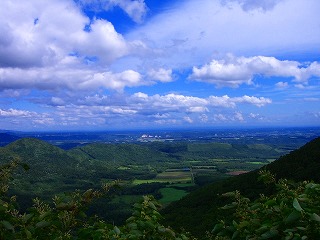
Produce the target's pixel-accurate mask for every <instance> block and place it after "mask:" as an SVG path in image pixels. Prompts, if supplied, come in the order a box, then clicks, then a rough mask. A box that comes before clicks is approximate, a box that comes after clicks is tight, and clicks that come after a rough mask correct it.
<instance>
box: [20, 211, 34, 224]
mask: <svg viewBox="0 0 320 240" xmlns="http://www.w3.org/2000/svg"><path fill="white" fill-rule="evenodd" d="M33 215H34V214H33V213H30V214H26V215H24V216H23V217H22V220H23V222H24V223H27V222H28V221H29V220H30V218H32V217H33Z"/></svg>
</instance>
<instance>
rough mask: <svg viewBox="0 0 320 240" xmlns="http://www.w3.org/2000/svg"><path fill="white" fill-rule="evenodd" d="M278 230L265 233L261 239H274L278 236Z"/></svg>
mask: <svg viewBox="0 0 320 240" xmlns="http://www.w3.org/2000/svg"><path fill="white" fill-rule="evenodd" d="M278 233H279V232H278V230H275V229H270V231H268V232H266V233H264V234H262V235H261V239H269V238H273V237H275V236H277V235H278Z"/></svg>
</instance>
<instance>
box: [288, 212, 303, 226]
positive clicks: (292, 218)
mask: <svg viewBox="0 0 320 240" xmlns="http://www.w3.org/2000/svg"><path fill="white" fill-rule="evenodd" d="M300 216H301V213H300V212H298V211H296V210H293V211H292V213H290V214H289V216H288V217H287V218H286V219H285V220H284V221H285V223H286V224H288V223H292V222H294V221H296V220H298V219H299V218H300Z"/></svg>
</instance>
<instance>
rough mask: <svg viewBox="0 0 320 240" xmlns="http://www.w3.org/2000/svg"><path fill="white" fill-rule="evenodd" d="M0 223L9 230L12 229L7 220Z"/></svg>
mask: <svg viewBox="0 0 320 240" xmlns="http://www.w3.org/2000/svg"><path fill="white" fill-rule="evenodd" d="M1 223H2V225H3V226H4V227H5V228H6V229H8V230H11V231H14V227H13V226H12V224H11V223H9V222H8V221H5V220H4V221H1Z"/></svg>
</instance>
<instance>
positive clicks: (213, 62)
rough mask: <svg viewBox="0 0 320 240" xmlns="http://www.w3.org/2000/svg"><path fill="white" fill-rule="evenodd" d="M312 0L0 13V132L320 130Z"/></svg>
mask: <svg viewBox="0 0 320 240" xmlns="http://www.w3.org/2000/svg"><path fill="white" fill-rule="evenodd" d="M319 10H320V1H318V0H307V1H303V0H259V1H258V0H256V1H255V0H170V1H169V0H164V1H160V0H74V1H73V0H46V1H43V0H30V1H13V0H12V1H10V0H2V1H1V3H0V129H8V130H22V131H37V130H39V131H45V130H113V129H147V128H150V129H156V128H196V127H255V126H257V127H270V126H319V125H320V84H319V83H320V18H319V17H318V13H319Z"/></svg>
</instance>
